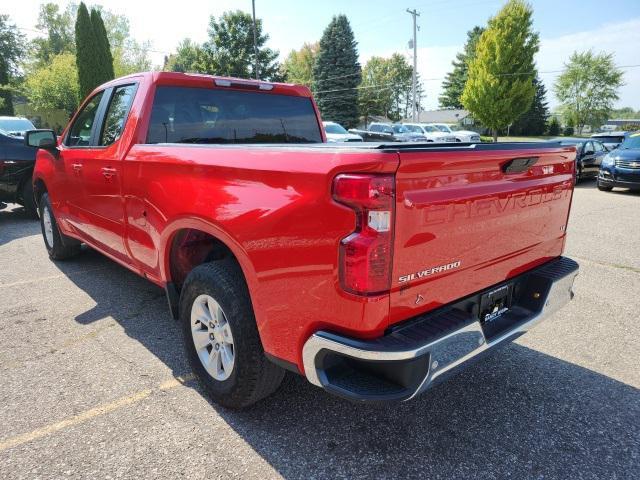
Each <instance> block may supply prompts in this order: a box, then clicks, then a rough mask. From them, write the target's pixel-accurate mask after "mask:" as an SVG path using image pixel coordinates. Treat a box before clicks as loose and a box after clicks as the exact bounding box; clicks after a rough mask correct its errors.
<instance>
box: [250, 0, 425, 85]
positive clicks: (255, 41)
mask: <svg viewBox="0 0 640 480" xmlns="http://www.w3.org/2000/svg"><path fill="white" fill-rule="evenodd" d="M251 8H252V9H253V54H254V56H255V57H256V66H255V73H256V80H259V79H260V72H259V71H258V37H257V33H256V30H257V29H256V0H251ZM414 23H415V21H414Z"/></svg>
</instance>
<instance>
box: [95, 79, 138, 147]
mask: <svg viewBox="0 0 640 480" xmlns="http://www.w3.org/2000/svg"><path fill="white" fill-rule="evenodd" d="M135 91H136V86H135V85H124V86H121V87H116V88H115V90H114V91H113V95H112V96H111V101H110V102H109V108H108V109H107V115H106V117H105V120H104V125H103V127H102V134H101V135H100V145H111V144H112V143H113V142H115V141H116V140H117V139H118V137H120V134H121V133H122V129H123V128H124V122H125V120H126V119H127V114H128V113H129V108H131V102H132V101H133V95H134V93H135Z"/></svg>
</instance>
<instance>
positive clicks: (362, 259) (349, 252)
mask: <svg viewBox="0 0 640 480" xmlns="http://www.w3.org/2000/svg"><path fill="white" fill-rule="evenodd" d="M394 195H395V178H394V177H393V175H373V174H345V175H338V176H337V177H336V178H335V180H334V182H333V198H334V199H335V200H336V201H337V202H339V203H341V204H343V205H346V206H348V207H349V208H352V209H353V210H354V211H355V213H356V229H355V231H354V232H353V233H352V234H350V235H349V236H347V237H345V238H343V239H342V241H341V242H340V261H339V264H340V265H339V276H340V285H341V287H342V288H343V289H344V290H345V291H347V292H350V293H354V294H357V295H376V294H380V293H384V292H386V291H388V290H389V289H390V287H391V262H392V255H391V253H392V250H391V248H392V240H393V225H394V219H393V210H394Z"/></svg>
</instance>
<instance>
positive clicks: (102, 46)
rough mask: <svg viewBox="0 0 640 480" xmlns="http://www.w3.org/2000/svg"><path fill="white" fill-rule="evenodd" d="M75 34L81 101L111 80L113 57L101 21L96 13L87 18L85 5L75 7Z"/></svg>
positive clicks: (82, 3)
mask: <svg viewBox="0 0 640 480" xmlns="http://www.w3.org/2000/svg"><path fill="white" fill-rule="evenodd" d="M92 20H93V21H92ZM75 33H76V65H77V67H78V81H79V84H80V95H81V96H82V97H83V98H84V97H85V96H87V95H88V94H89V93H90V92H91V91H92V90H93V89H94V88H96V87H97V86H98V85H101V84H102V83H104V82H107V81H109V80H111V79H113V57H112V56H111V52H110V50H109V42H108V41H107V39H106V29H105V27H104V24H103V23H102V17H101V16H100V14H99V12H97V11H96V10H93V11H92V13H91V15H89V11H88V10H87V7H86V5H85V4H84V2H81V3H80V6H79V7H78V16H77V19H76V26H75Z"/></svg>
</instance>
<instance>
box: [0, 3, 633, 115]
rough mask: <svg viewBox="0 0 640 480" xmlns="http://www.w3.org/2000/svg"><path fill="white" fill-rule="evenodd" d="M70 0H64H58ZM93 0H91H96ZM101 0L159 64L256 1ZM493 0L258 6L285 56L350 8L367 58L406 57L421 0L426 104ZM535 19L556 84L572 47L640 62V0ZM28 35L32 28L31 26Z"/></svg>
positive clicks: (26, 19) (546, 9)
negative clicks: (218, 18)
mask: <svg viewBox="0 0 640 480" xmlns="http://www.w3.org/2000/svg"><path fill="white" fill-rule="evenodd" d="M40 3H41V2H40V1H39V0H21V1H20V2H3V4H4V5H3V6H2V7H0V12H2V13H8V14H10V15H11V16H12V18H13V19H14V21H15V22H16V23H17V24H18V25H19V26H21V27H26V28H33V27H34V25H35V23H36V17H37V11H38V5H39V4H40ZM56 3H60V4H61V5H66V3H67V2H66V1H59V2H56ZM89 3H90V2H89ZM95 3H100V4H102V5H103V6H104V7H105V8H107V9H109V10H111V11H113V12H116V13H121V14H125V15H127V16H128V17H129V19H130V21H131V31H132V34H133V35H134V36H135V37H136V38H137V39H138V40H150V41H151V42H152V45H153V47H152V48H153V49H154V52H153V58H154V61H155V63H157V64H160V63H161V61H162V57H163V55H164V53H165V52H171V51H173V49H174V48H175V45H176V44H177V43H178V42H179V41H180V40H181V39H183V38H185V37H190V38H191V39H193V40H197V41H203V40H204V39H205V38H206V35H207V33H206V30H207V24H208V18H209V15H211V14H213V15H220V14H221V13H222V12H224V11H225V10H229V9H242V10H246V11H251V1H250V0H182V1H181V2H157V1H149V0H137V1H136V0H102V1H96V2H95ZM503 3H504V2H503V1H495V0H458V1H450V0H422V1H420V0H408V1H407V2H406V3H405V2H397V1H393V0H383V1H375V0H370V1H361V0H357V1H353V0H352V1H348V0H341V1H338V0H324V1H313V2H312V1H302V0H298V1H295V0H256V14H257V16H258V17H260V18H262V19H263V21H264V27H265V30H266V32H267V33H269V35H270V40H269V46H270V47H272V48H274V49H277V50H279V51H280V53H281V55H282V56H285V55H286V54H287V53H288V52H289V51H290V50H291V49H293V48H299V47H300V46H301V45H302V44H303V43H304V42H314V41H317V40H318V39H319V38H320V36H321V35H322V31H323V30H324V28H325V27H326V25H327V23H328V22H329V21H330V20H331V17H332V16H333V15H335V14H338V13H344V14H346V15H347V16H348V17H349V19H350V21H351V24H352V27H353V30H354V33H355V36H356V40H357V41H358V48H359V52H360V57H361V62H362V63H364V62H365V61H366V60H367V59H368V58H369V57H371V56H373V55H383V56H385V55H390V54H391V53H393V52H400V53H402V54H405V55H407V57H409V55H410V50H409V49H408V48H407V41H408V40H409V38H410V37H411V35H412V30H411V29H412V24H411V16H410V15H409V14H408V13H406V9H407V8H416V9H417V10H418V11H419V12H420V14H421V16H420V18H419V22H418V23H419V25H420V31H419V32H418V71H419V72H420V74H421V76H422V77H423V78H424V79H428V80H427V81H426V82H425V87H426V91H427V98H426V101H425V102H424V103H425V105H426V107H427V108H436V107H437V97H438V94H439V92H440V84H441V79H442V77H443V76H444V75H445V74H446V72H447V71H449V70H450V64H451V60H452V59H453V57H454V56H455V53H456V52H457V51H459V50H460V48H461V47H462V44H463V43H464V41H465V38H466V32H467V31H468V30H469V29H471V28H472V27H473V26H474V25H484V24H485V23H486V21H487V19H488V18H489V17H490V16H492V15H494V14H495V13H496V12H497V11H498V10H499V8H500V6H501V5H502V4H503ZM531 3H532V5H533V8H534V27H535V29H536V30H537V31H538V32H539V33H540V38H541V50H540V53H539V54H538V56H537V62H538V69H539V70H540V71H541V72H549V73H542V74H541V76H542V79H543V81H544V82H545V84H546V85H547V88H548V89H549V90H550V91H549V101H550V104H551V105H552V106H553V105H555V103H556V101H555V98H554V96H553V93H552V92H551V87H552V85H553V81H554V79H555V78H556V76H557V75H558V74H557V73H556V72H555V71H556V70H559V69H561V68H562V66H563V63H564V62H565V61H567V59H568V57H569V55H570V54H571V53H572V52H573V51H575V50H586V49H589V48H591V49H593V50H594V51H606V52H613V53H614V54H615V59H616V62H617V64H618V65H637V64H640V0H610V1H607V2H603V1H593V0H583V1H578V0H555V1H554V0H533V1H531ZM25 33H27V34H28V35H30V36H32V35H35V33H33V32H29V31H25ZM625 82H626V85H625V86H624V87H623V88H622V89H621V91H620V97H621V98H620V101H619V102H618V106H631V107H633V108H636V109H640V67H636V68H627V69H625Z"/></svg>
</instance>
